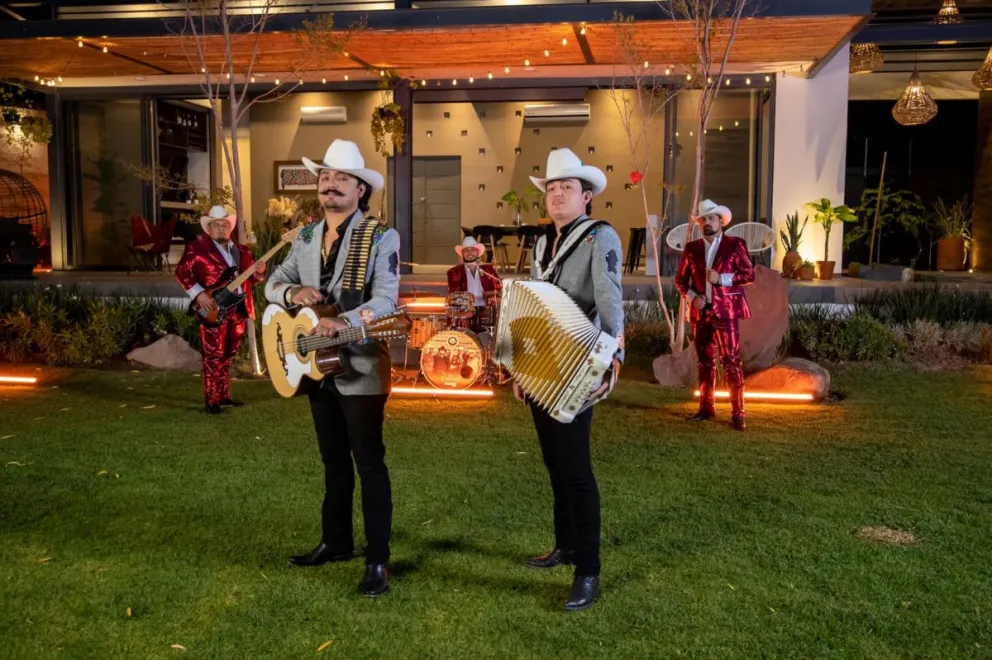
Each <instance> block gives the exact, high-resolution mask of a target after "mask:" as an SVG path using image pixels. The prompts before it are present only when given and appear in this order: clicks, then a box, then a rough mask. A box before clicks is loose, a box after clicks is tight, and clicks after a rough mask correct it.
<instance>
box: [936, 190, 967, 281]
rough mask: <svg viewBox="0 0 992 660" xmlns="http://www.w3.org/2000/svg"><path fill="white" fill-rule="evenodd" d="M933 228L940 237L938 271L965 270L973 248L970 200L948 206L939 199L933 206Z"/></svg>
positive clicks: (938, 243) (959, 201)
mask: <svg viewBox="0 0 992 660" xmlns="http://www.w3.org/2000/svg"><path fill="white" fill-rule="evenodd" d="M932 217H933V226H934V229H936V230H937V233H938V234H939V235H940V238H939V239H938V240H937V270H964V266H965V258H966V257H967V254H968V250H969V249H970V248H971V233H970V231H969V225H970V224H971V207H970V206H969V204H968V199H967V198H965V199H961V200H958V201H957V202H955V203H954V204H952V205H951V206H947V205H946V204H945V203H944V200H942V199H940V198H938V199H937V201H936V203H934V205H933V216H932Z"/></svg>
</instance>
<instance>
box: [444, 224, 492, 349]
mask: <svg viewBox="0 0 992 660" xmlns="http://www.w3.org/2000/svg"><path fill="white" fill-rule="evenodd" d="M455 252H456V253H457V254H458V256H459V257H460V259H461V263H460V264H458V265H457V266H455V267H454V268H451V269H449V270H448V293H465V292H467V293H471V294H472V296H473V298H474V302H475V315H474V316H473V318H472V319H471V321H470V322H469V324H468V325H469V326H470V327H471V329H472V330H473V331H475V332H483V331H484V330H485V328H484V327H483V326H484V325H485V324H484V323H483V322H482V318H481V312H482V310H484V309H486V308H487V307H493V306H496V307H498V305H499V297H500V294H501V293H502V291H503V282H502V281H501V280H500V278H499V273H497V272H496V269H495V268H493V267H492V265H490V264H486V263H482V258H483V256H485V254H486V246H485V245H483V244H482V243H479V242H477V241H476V240H475V239H474V238H472V237H471V236H468V237H466V238H465V240H464V241H462V244H461V245H457V246H455ZM489 311H490V312H491V315H490V316H491V319H495V314H492V312H495V309H490V310H489Z"/></svg>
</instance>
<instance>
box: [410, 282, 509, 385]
mask: <svg viewBox="0 0 992 660" xmlns="http://www.w3.org/2000/svg"><path fill="white" fill-rule="evenodd" d="M409 298H410V299H409V300H408V301H407V302H406V304H404V305H401V306H402V307H403V309H404V311H405V312H406V313H407V314H408V315H409V316H410V319H411V320H412V322H413V325H412V326H411V328H410V334H409V336H408V337H407V339H406V345H405V346H404V352H403V373H402V374H397V375H396V376H395V377H394V380H396V381H397V382H400V381H411V380H412V384H414V385H416V384H418V383H419V382H420V379H421V378H423V379H424V380H425V381H426V382H427V384H428V385H429V386H430V387H431V388H434V389H437V390H467V389H469V388H471V387H473V386H487V387H489V386H492V385H503V384H505V383H506V382H507V378H506V377H505V376H506V374H505V373H504V372H503V370H502V369H500V368H499V367H497V366H496V365H495V364H494V363H493V362H492V345H493V342H494V340H495V335H496V323H497V317H498V314H499V298H498V297H496V296H487V299H486V304H485V305H482V306H479V307H476V305H475V296H473V295H472V294H471V293H467V292H456V293H449V294H448V295H447V296H445V297H441V296H437V295H431V294H427V295H424V294H423V293H421V292H418V291H417V290H413V291H411V292H410V294H409ZM411 351H419V353H420V356H419V364H418V365H415V366H419V369H417V371H416V375H415V376H413V377H412V378H411V377H410V376H408V374H409V373H410V371H411V369H410V358H411V355H410V353H411Z"/></svg>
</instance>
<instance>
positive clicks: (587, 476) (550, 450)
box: [513, 149, 624, 610]
mask: <svg viewBox="0 0 992 660" xmlns="http://www.w3.org/2000/svg"><path fill="white" fill-rule="evenodd" d="M531 180H532V181H533V182H534V185H536V186H537V187H538V188H539V189H540V190H542V191H543V192H544V193H545V202H546V204H547V208H548V214H549V215H550V216H551V220H552V225H550V226H549V228H548V233H547V234H546V235H545V236H542V237H541V238H540V239H538V241H537V245H536V246H535V248H534V261H533V263H532V264H531V275H532V277H533V278H534V279H537V280H542V281H545V282H550V283H552V284H555V285H557V286H558V287H559V288H561V289H562V290H563V291H564V292H565V293H567V294H568V296H569V297H571V299H572V300H573V301H574V303H575V304H576V305H577V306H578V307H579V308H580V309H581V310H582V312H584V313H585V314H586V315H587V316H588V317H589V318H590V320H591V321H592V322H593V324H595V325H596V326H598V327H599V328H600V329H601V330H602V331H603V332H605V333H606V334H608V335H611V336H612V337H615V338H616V339H617V341H618V344H619V350H618V351H617V353H616V355H615V356H614V358H613V361H612V367H610V368H609V369H607V371H606V373H605V375H604V377H603V380H602V384H601V385H600V386H599V387H598V388H597V389H596V391H594V392H593V394H592V396H591V398H590V401H592V402H595V401H597V400H599V399H600V398H602V397H603V396H604V395H605V394H606V393H607V392H609V391H610V390H611V389H612V386H613V384H614V383H615V382H616V377H617V372H618V371H619V368H620V363H621V362H622V360H623V323H624V317H623V291H622V288H621V282H620V262H621V256H620V255H621V253H622V246H621V243H620V237H619V236H618V235H617V233H616V231H615V230H614V229H613V228H612V227H611V226H610V225H609V224H607V223H606V222H604V221H597V220H592V219H590V218H589V214H590V213H591V212H592V204H591V200H592V198H593V197H595V196H596V195H598V194H599V193H601V192H603V190H604V189H605V188H606V175H605V174H603V172H602V171H601V170H599V169H597V168H595V167H592V166H589V165H583V164H582V162H581V161H580V160H579V158H578V156H576V155H575V154H574V153H572V151H571V150H570V149H556V150H555V151H552V152H551V154H550V155H549V156H548V164H547V169H546V178H544V179H538V178H534V177H531ZM513 393H514V396H516V397H517V399H519V400H521V401H526V402H527V403H529V405H530V409H531V414H532V415H533V418H534V426H535V428H536V429H537V437H538V440H539V441H540V444H541V454H542V456H543V458H544V464H545V466H547V468H548V474H549V476H550V477H551V490H552V492H553V494H554V528H555V547H554V549H553V550H552V551H551V552H550V553H548V554H546V555H544V556H541V557H535V558H533V559H528V560H527V561H526V562H525V563H526V564H527V565H528V566H530V567H533V568H553V567H555V566H558V565H559V564H574V566H575V576H574V579H573V582H572V589H571V593H570V595H569V598H568V600H567V601H566V603H565V609H566V610H582V609H585V608H587V607H589V606H590V605H592V603H593V601H594V600H595V599H596V598H597V596H598V595H599V572H600V559H599V535H600V504H599V488H598V486H597V485H596V477H595V475H594V474H593V471H592V462H591V459H590V449H589V444H590V435H591V428H592V406H591V405H588V406H587V407H585V409H584V410H582V411H581V412H579V413H578V414H577V415H575V417H574V418H573V419H572V421H571V422H570V423H562V422H560V421H558V420H556V419H555V418H554V417H552V415H551V414H549V411H546V410H545V409H544V408H542V407H541V406H540V405H538V404H537V402H535V401H534V400H533V399H532V398H531V397H528V396H526V395H525V394H524V391H523V389H522V388H521V386H520V385H519V384H518V383H517V382H514V385H513Z"/></svg>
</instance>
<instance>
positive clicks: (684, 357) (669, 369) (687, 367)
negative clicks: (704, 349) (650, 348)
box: [652, 344, 696, 387]
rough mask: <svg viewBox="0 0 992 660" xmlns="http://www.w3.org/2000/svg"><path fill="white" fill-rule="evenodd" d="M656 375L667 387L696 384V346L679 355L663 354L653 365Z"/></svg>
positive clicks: (656, 378) (691, 346)
mask: <svg viewBox="0 0 992 660" xmlns="http://www.w3.org/2000/svg"><path fill="white" fill-rule="evenodd" d="M652 366H653V367H654V377H655V380H657V381H658V383H660V384H661V385H664V386H666V387H692V386H693V385H695V384H696V348H695V347H694V346H693V345H692V344H689V347H688V348H686V349H685V350H684V351H682V352H681V353H679V354H678V355H662V356H661V357H659V358H655V361H654V363H653V365H652Z"/></svg>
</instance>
